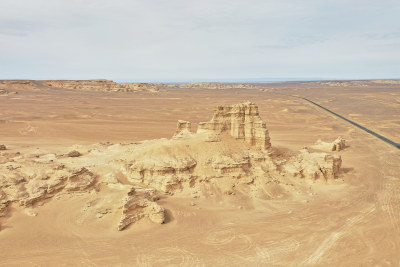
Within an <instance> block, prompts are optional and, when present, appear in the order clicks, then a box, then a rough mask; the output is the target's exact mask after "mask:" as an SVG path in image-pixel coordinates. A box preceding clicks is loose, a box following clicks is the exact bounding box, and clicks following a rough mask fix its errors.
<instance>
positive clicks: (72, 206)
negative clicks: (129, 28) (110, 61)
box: [0, 81, 400, 266]
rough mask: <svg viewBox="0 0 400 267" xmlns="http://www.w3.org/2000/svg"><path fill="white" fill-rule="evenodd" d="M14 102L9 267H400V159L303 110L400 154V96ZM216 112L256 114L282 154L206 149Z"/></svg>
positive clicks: (340, 92) (8, 138) (28, 95)
mask: <svg viewBox="0 0 400 267" xmlns="http://www.w3.org/2000/svg"><path fill="white" fill-rule="evenodd" d="M10 90H11V89H10ZM11 91H16V92H17V94H8V95H4V96H0V145H5V146H6V148H7V149H6V150H2V151H0V172H2V173H0V179H3V180H4V181H6V182H4V181H1V180H0V200H2V199H3V200H4V201H3V204H4V210H3V216H2V217H0V259H1V260H0V266H70V265H83V266H400V164H399V162H400V150H399V149H397V148H396V147H394V146H391V145H389V144H387V143H385V142H383V141H382V140H380V139H378V138H376V137H374V136H372V135H370V134H368V133H366V132H365V131H362V130H361V129H359V128H357V127H355V126H353V125H351V124H349V123H348V122H346V121H344V120H342V119H340V118H337V117H335V116H333V115H332V114H330V113H328V112H326V111H324V110H322V109H321V108H319V107H317V106H315V105H312V104H310V103H309V102H307V101H304V100H302V99H299V98H296V97H293V96H301V97H305V98H308V99H310V100H312V101H314V102H316V103H318V104H320V105H322V106H324V107H326V108H328V109H330V110H332V111H334V112H336V113H338V114H340V115H342V116H344V117H346V118H349V119H351V120H353V121H355V122H357V123H359V124H361V125H363V126H365V127H367V128H369V129H371V130H373V131H375V132H376V133H378V134H381V135H383V136H385V137H387V138H389V139H391V140H393V141H395V142H400V84H398V83H395V82H394V83H386V82H384V81H381V82H378V81H376V82H370V81H357V82H337V83H335V82H298V83H296V82H290V83H274V84H258V85H257V86H255V87H251V88H231V89H205V88H201V86H199V88H182V86H180V87H179V86H176V87H174V86H167V87H165V88H163V89H161V90H160V91H159V92H146V91H139V92H102V91H90V90H88V91H84V90H75V89H61V88H47V87H35V88H30V87H29V86H25V87H21V88H19V87H18V86H15V87H13V89H12V90H11ZM244 101H249V102H244ZM238 103H244V104H239V105H236V106H235V104H238ZM249 103H251V104H249ZM252 103H254V104H255V105H256V106H258V112H259V117H258V115H257V114H256V113H255V106H254V104H252ZM232 105H233V106H232ZM216 106H224V107H230V108H232V109H233V110H239V111H240V112H242V111H243V110H244V111H243V112H244V113H246V112H248V111H249V110H250V111H249V112H250V113H249V114H250V115H251V114H253V113H252V112H253V111H254V114H255V115H254V116H253V115H251V116H253V117H251V119H254V118H255V122H256V123H258V124H257V125H258V126H257V127H259V128H257V129H258V130H257V129H256V128H254V129H255V130H254V129H253V128H251V131H253V130H254V131H255V132H256V133H259V132H258V131H260V129H261V130H262V131H263V132H262V133H263V134H264V133H265V131H264V130H265V129H264V128H262V127H263V126H262V123H261V122H260V121H259V118H261V119H262V121H263V122H265V126H266V129H267V134H268V135H269V138H270V140H267V138H264V136H263V138H264V139H262V138H261V137H260V136H259V135H257V134H256V135H255V136H256V137H255V138H256V139H254V140H256V142H258V141H260V140H261V139H262V140H261V141H263V142H264V143H262V149H259V148H258V147H257V148H253V146H250V145H249V144H248V143H246V142H245V141H243V140H235V139H234V138H232V136H228V134H226V135H227V136H225V135H224V134H223V133H221V138H222V141H221V140H220V139H219V138H220V137H219V136H217V137H215V139H212V140H211V139H210V138H211V137H210V136H211V135H210V136H205V135H204V136H203V135H202V134H203V133H199V134H197V135H196V134H194V133H195V132H196V128H197V125H198V123H200V122H207V121H210V119H211V118H212V116H213V113H214V107H216ZM221 112H222V111H221ZM244 113H243V114H244ZM224 114H225V113H224ZM235 114H236V113H235ZM237 114H239V113H237ZM240 114H242V113H240ZM250 115H248V113H246V116H250ZM223 116H226V114H225V115H223ZM222 119H225V117H224V118H222ZM222 119H221V120H222ZM178 120H183V121H190V122H191V124H192V125H191V127H192V132H193V133H190V132H189V131H187V132H185V131H186V130H187V129H186V128H185V129H184V131H182V132H181V133H179V131H177V121H178ZM232 121H233V119H232ZM182 125H183V126H185V125H186V124H182ZM207 125H208V124H207ZM232 125H233V124H232ZM254 125H255V124H254ZM183 126H182V127H183ZM185 127H186V126H185ZM204 127H205V126H204ZM210 127H211V126H210ZM254 127H256V126H254ZM263 129H264V130H263ZM178 130H179V129H178ZM249 131H250V130H249ZM254 131H253V133H254ZM260 133H261V132H260ZM174 134H175V138H172V137H173V136H174ZM179 134H181V135H179ZM246 134H247V132H246ZM338 137H341V138H343V139H344V140H345V142H346V146H345V147H343V148H341V149H335V151H331V150H330V149H328V150H326V149H325V147H324V146H318V145H316V144H318V140H321V141H320V143H319V144H321V143H323V142H327V143H330V142H332V141H334V140H335V139H337V138H338ZM171 138H172V139H171ZM202 138H204V139H202ZM212 138H214V136H212ZM257 138H259V139H257ZM260 138H261V139H260ZM144 140H148V141H144ZM204 140H206V141H204ZM252 140H253V139H252ZM251 142H252V141H251V140H250V143H251ZM316 142H317V143H316ZM251 144H252V145H253V143H251ZM257 144H258V143H257ZM304 147H307V148H306V149H304ZM72 151H76V152H78V154H77V155H73V154H68V153H70V152H72ZM243 151H245V152H246V153H247V154H246V155H245V156H243V153H244V152H243ZM299 151H302V152H299ZM299 153H303V154H299ZM325 153H326V154H325ZM68 155H69V156H68ZM232 155H234V156H232ZM236 155H242V156H243V157H242V156H241V158H239V159H236V158H235V157H236ZM299 155H300V156H299ZM301 155H302V156H301ZM310 155H311V156H310ZM328 155H329V156H328ZM331 155H332V156H331ZM306 157H307V158H306ZM314 157H315V159H314ZM257 159H259V161H257ZM243 160H244V161H243ZM336 160H337V161H336ZM339 160H340V162H339ZM160 161H161V162H162V164H164V165H162V164H161V165H160V166H161V167H157V166H159V165H157V164H160ZM193 162H194V163H193ZM243 162H244V163H243ZM310 162H311V163H310ZM321 162H322V163H321ZM336 162H338V164H339V163H340V165H338V166H340V169H337V170H336V169H335V166H336V165H335V164H336ZM285 164H286V165H285ZM318 164H319V165H318ZM324 164H326V166H325V165H324ZM329 164H330V165H329ZM332 164H333V165H332ZM328 165H329V166H328ZM46 166H47V167H46ZM148 166H153V169H151V167H148ZM210 166H212V167H210ZM221 166H222V167H221ZM309 166H310V167H309ZM324 166H325V167H324ZM332 166H333V167H332ZM74 168H78V170H76V169H74ZM208 168H210V171H208ZM212 168H214V169H212ZM218 168H219V169H218ZM315 168H316V170H315V171H314V169H315ZM324 168H326V169H324ZM310 169H311V170H310ZM214 171H215V172H216V173H217V171H218V173H219V175H220V176H218V175H214V176H211V174H210V173H212V172H214ZM64 173H65V174H64ZM137 173H139V174H137ZM317 173H318V174H317ZM189 174H190V175H189ZM57 175H59V177H60V180H57V181H58V182H57V183H56V182H54V184H51V182H52V181H53V179H55V178H54V177H55V176H57ZM63 175H65V177H68V182H66V180H63V179H64V178H63V177H64V176H63ZM135 175H139V176H140V175H141V176H140V177H142V178H141V179H142V180H140V182H135V181H136V180H135V179H136V178H135V177H136V176H135ZM164 175H165V177H168V179H171V180H168V183H164V182H165V181H163V180H162V179H163V177H164ZM187 175H189V176H190V177H196V178H193V180H189V182H188V183H187V184H186V180H185V179H186V178H185V177H187ZM189 176H188V177H189ZM57 177H58V176H57ZM218 177H220V178H218ZM7 179H9V180H7ZM65 179H67V178H65ZM74 179H75V180H74ZM146 179H147V180H146ZM160 179H161V180H160ZM165 179H167V178H165ZM188 179H189V178H188ZM190 179H192V178H190ZM171 181H173V182H171ZM43 185H44V187H43ZM139 186H140V187H139ZM50 189H51V190H50ZM46 190H47V191H46ZM124 201H125V202H124ZM132 201H133V202H132ZM132 203H134V204H132ZM121 214H122V215H121ZM117 226H118V227H119V228H118V227H117ZM119 230H121V231H119Z"/></svg>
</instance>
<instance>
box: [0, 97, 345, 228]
mask: <svg viewBox="0 0 400 267" xmlns="http://www.w3.org/2000/svg"><path fill="white" fill-rule="evenodd" d="M341 144H342V143H341V142H338V144H337V145H336V149H337V150H338V149H341ZM71 150H72V152H73V153H71V154H70V155H68V152H71ZM78 151H81V152H82V153H81V152H78ZM61 152H62V153H60V154H59V155H56V154H51V153H50V154H49V153H48V152H47V151H46V152H45V153H40V149H39V150H35V152H34V154H26V155H23V154H21V153H19V152H18V153H17V152H12V149H10V150H7V151H4V152H1V157H0V217H1V216H4V215H6V213H7V212H8V207H9V206H10V204H13V203H14V204H19V205H21V206H23V207H25V209H28V210H30V209H32V208H34V207H35V206H36V205H37V204H38V203H44V202H43V200H45V199H51V198H53V197H55V196H57V197H58V196H60V195H63V194H67V195H69V196H74V195H79V196H82V195H83V194H86V197H85V199H90V201H89V202H88V203H86V206H85V207H84V208H83V209H82V212H83V213H84V214H85V216H83V217H84V218H89V217H92V218H94V219H95V220H97V219H101V218H103V217H104V216H107V214H111V213H113V214H118V215H119V216H120V220H119V222H118V225H117V228H118V230H123V229H125V228H126V227H127V226H128V225H130V224H132V223H135V222H137V221H138V220H141V219H143V218H148V219H149V220H151V221H152V222H154V223H158V224H159V223H163V222H164V220H165V210H164V208H163V207H161V206H160V205H159V204H157V202H156V201H157V199H158V197H157V193H163V194H166V195H167V194H169V195H173V194H177V195H179V196H180V197H188V196H190V197H194V198H197V197H201V196H209V195H210V194H211V193H212V192H215V194H221V193H222V194H228V195H233V194H236V193H239V192H240V193H242V194H243V196H244V197H254V196H256V197H258V196H261V197H264V198H265V197H268V198H270V197H272V196H273V195H274V194H276V192H283V191H285V190H281V189H280V188H277V187H278V186H279V184H286V185H290V184H291V185H293V183H295V182H294V181H296V182H297V181H300V180H299V179H298V178H302V179H312V180H317V179H319V180H321V181H325V180H330V179H335V178H337V177H338V176H339V174H340V167H341V162H342V160H341V157H340V156H337V155H330V154H327V153H311V152H309V151H308V150H307V149H303V150H301V151H300V152H298V153H292V152H290V153H282V154H279V153H278V152H277V149H274V148H271V144H270V140H269V136H268V131H267V129H266V125H265V122H263V121H262V119H261V118H260V116H259V113H258V108H257V106H256V105H255V104H253V103H251V102H244V103H239V104H235V105H230V106H218V107H216V109H215V113H214V116H213V118H212V119H211V121H209V122H205V123H200V125H199V128H198V130H197V132H196V133H192V132H191V124H190V122H187V121H178V125H177V130H176V133H175V135H174V137H173V138H171V139H166V138H162V139H156V140H148V141H143V142H138V143H134V144H133V143H132V144H114V145H113V144H110V143H103V144H95V145H92V146H88V145H82V146H78V145H77V146H74V148H73V149H66V150H65V151H61ZM76 152H78V153H79V154H78V153H76ZM289 155H290V156H289ZM268 186H270V187H268ZM268 190H270V191H268ZM92 198H93V199H92ZM28 213H29V214H36V213H35V212H31V211H29V212H28Z"/></svg>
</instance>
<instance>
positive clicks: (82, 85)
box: [41, 80, 159, 92]
mask: <svg viewBox="0 0 400 267" xmlns="http://www.w3.org/2000/svg"><path fill="white" fill-rule="evenodd" d="M41 83H43V84H44V85H46V86H50V87H57V88H65V89H76V90H84V91H113V92H137V91H149V92H157V91H158V90H159V89H158V88H159V86H158V85H155V84H148V83H120V84H118V83H116V82H114V81H111V80H47V81H46V80H45V81H41Z"/></svg>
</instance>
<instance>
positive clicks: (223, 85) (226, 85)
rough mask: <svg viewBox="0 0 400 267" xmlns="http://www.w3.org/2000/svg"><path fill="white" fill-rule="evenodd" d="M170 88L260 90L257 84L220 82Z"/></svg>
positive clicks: (178, 85) (177, 85)
mask: <svg viewBox="0 0 400 267" xmlns="http://www.w3.org/2000/svg"><path fill="white" fill-rule="evenodd" d="M168 87H174V88H176V87H177V88H185V89H214V90H224V89H255V88H258V86H257V85H255V84H245V83H218V82H210V83H207V82H204V83H185V84H171V85H168Z"/></svg>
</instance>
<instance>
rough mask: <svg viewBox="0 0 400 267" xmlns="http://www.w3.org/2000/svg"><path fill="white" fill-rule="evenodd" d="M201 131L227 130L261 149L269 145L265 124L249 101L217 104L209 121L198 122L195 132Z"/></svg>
mask: <svg viewBox="0 0 400 267" xmlns="http://www.w3.org/2000/svg"><path fill="white" fill-rule="evenodd" d="M202 131H211V132H215V133H221V132H228V133H229V134H230V135H231V136H232V137H234V138H236V139H240V140H245V141H246V142H247V143H249V144H250V145H252V146H256V147H259V148H262V149H268V148H269V147H271V143H270V138H269V134H268V130H267V127H266V124H265V122H264V121H263V120H262V119H261V117H260V115H259V113H258V107H257V106H256V105H255V104H253V103H251V102H243V103H240V104H236V105H231V106H226V107H224V106H217V107H216V108H215V111H214V116H213V118H212V119H211V121H209V122H201V123H199V126H198V130H197V132H202Z"/></svg>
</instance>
